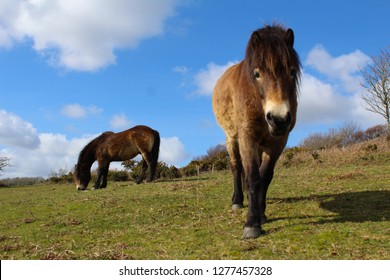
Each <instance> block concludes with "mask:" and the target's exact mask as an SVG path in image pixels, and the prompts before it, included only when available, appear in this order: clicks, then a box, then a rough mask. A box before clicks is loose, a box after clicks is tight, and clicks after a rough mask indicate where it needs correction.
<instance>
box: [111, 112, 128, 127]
mask: <svg viewBox="0 0 390 280" xmlns="http://www.w3.org/2000/svg"><path fill="white" fill-rule="evenodd" d="M110 125H111V127H112V128H113V129H128V128H129V127H130V125H131V121H130V120H128V119H127V117H126V115H125V114H116V115H114V116H113V117H112V119H111V121H110Z"/></svg>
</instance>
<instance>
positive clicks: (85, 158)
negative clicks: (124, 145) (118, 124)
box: [77, 131, 113, 164]
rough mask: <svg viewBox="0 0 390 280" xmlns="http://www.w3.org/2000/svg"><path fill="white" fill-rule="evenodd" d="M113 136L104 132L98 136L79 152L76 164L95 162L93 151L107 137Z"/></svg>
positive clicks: (109, 132)
mask: <svg viewBox="0 0 390 280" xmlns="http://www.w3.org/2000/svg"><path fill="white" fill-rule="evenodd" d="M111 134H113V132H111V131H106V132H103V133H102V134H100V135H99V136H98V137H96V138H95V139H93V140H91V141H90V142H89V143H88V144H87V145H85V147H84V148H83V149H82V150H81V152H80V154H79V158H78V160H77V164H84V163H87V164H88V163H90V162H91V163H93V162H94V161H95V151H96V148H97V147H98V146H99V144H100V143H101V142H102V141H104V140H105V139H106V138H107V136H109V135H111Z"/></svg>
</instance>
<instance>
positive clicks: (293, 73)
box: [290, 69, 297, 79]
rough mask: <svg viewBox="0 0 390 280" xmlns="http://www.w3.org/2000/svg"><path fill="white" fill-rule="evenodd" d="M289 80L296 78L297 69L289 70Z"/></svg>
mask: <svg viewBox="0 0 390 280" xmlns="http://www.w3.org/2000/svg"><path fill="white" fill-rule="evenodd" d="M290 75H291V78H293V79H295V78H296V77H297V69H291V70H290Z"/></svg>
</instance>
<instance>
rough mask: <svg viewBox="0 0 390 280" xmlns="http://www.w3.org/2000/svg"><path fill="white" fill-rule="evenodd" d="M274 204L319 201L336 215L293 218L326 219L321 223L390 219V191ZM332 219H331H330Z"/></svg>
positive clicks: (321, 196)
mask: <svg viewBox="0 0 390 280" xmlns="http://www.w3.org/2000/svg"><path fill="white" fill-rule="evenodd" d="M268 201H269V202H270V203H271V204H272V203H297V202H304V201H317V202H318V203H319V205H320V207H321V208H322V209H325V210H327V211H330V212H332V213H334V214H335V215H331V216H329V215H327V216H323V217H321V216H311V215H308V216H300V217H297V216H292V217H288V218H287V217H286V219H296V218H298V219H299V218H302V219H307V218H313V217H315V218H324V219H321V221H320V222H319V223H329V222H341V223H342V222H356V223H361V222H368V221H370V222H380V221H388V220H389V219H390V191H364V192H344V193H339V194H332V195H311V196H306V197H304V196H301V197H290V198H270V199H269V200H268ZM329 218H331V219H329ZM281 219H285V218H282V217H279V218H275V219H270V220H269V222H272V221H277V220H281Z"/></svg>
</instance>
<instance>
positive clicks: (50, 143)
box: [1, 133, 96, 177]
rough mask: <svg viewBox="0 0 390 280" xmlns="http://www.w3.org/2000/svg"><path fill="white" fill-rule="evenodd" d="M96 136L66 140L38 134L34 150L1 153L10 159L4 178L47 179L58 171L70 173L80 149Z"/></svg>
mask: <svg viewBox="0 0 390 280" xmlns="http://www.w3.org/2000/svg"><path fill="white" fill-rule="evenodd" d="M94 137H96V135H87V136H83V137H81V138H74V139H71V140H68V139H67V138H66V136H65V135H63V134H52V133H42V134H39V140H40V145H39V146H38V147H37V148H35V149H20V148H18V147H11V148H6V149H3V150H2V151H1V153H2V154H3V155H5V156H7V157H9V158H10V159H11V162H10V163H11V166H10V167H7V168H6V169H5V172H4V174H2V175H3V176H4V177H47V176H48V175H49V174H50V173H51V172H53V171H58V170H60V169H63V170H68V171H71V170H72V169H73V167H74V165H75V164H76V162H77V158H78V154H79V152H80V151H81V149H82V148H83V147H84V146H85V145H86V144H87V143H88V142H89V141H90V140H91V139H93V138H94Z"/></svg>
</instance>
